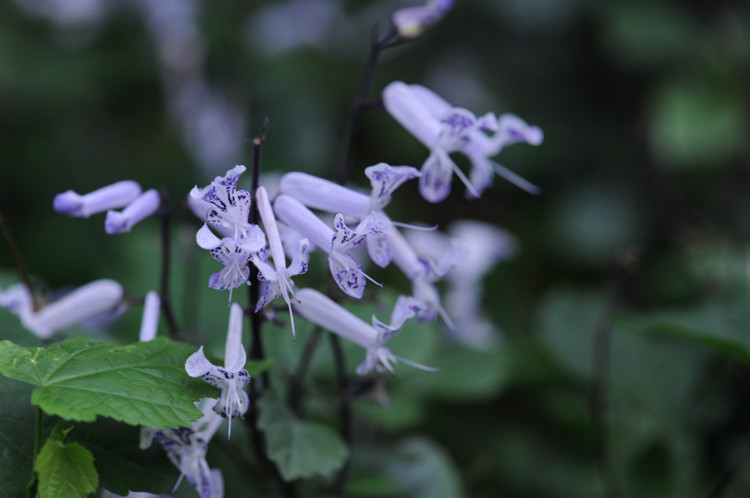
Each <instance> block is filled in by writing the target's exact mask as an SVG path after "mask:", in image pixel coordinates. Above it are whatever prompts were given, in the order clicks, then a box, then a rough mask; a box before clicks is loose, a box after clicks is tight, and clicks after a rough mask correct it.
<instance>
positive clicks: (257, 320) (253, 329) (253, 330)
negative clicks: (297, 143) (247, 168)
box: [248, 118, 271, 398]
mask: <svg viewBox="0 0 750 498" xmlns="http://www.w3.org/2000/svg"><path fill="white" fill-rule="evenodd" d="M267 128H268V118H264V119H263V123H261V125H260V132H259V133H258V136H257V137H255V138H254V139H253V169H252V178H251V192H250V198H251V202H250V213H249V215H248V216H249V219H248V221H249V222H250V223H253V224H257V223H258V204H257V202H256V199H255V192H256V191H257V190H258V183H259V178H260V159H261V152H262V148H263V143H264V142H265V141H266V129H267ZM249 296H250V303H249V311H250V334H251V339H250V340H251V343H250V359H251V360H255V361H261V360H263V358H265V352H264V351H263V341H262V340H261V328H262V325H263V324H262V320H261V315H260V313H259V312H255V307H256V304H257V303H258V299H259V297H260V284H259V283H258V269H257V268H255V266H254V265H250V292H249ZM261 379H262V385H261V386H260V389H259V386H258V385H257V382H256V381H255V379H251V381H250V394H251V397H253V398H255V397H256V396H257V395H258V394H260V392H261V391H262V390H263V389H267V388H268V387H270V385H271V381H270V378H269V375H268V372H267V371H266V372H263V373H262V374H261Z"/></svg>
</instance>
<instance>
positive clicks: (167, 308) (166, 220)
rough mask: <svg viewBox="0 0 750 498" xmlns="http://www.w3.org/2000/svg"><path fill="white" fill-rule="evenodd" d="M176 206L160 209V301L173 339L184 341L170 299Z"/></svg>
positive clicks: (163, 197) (164, 198)
mask: <svg viewBox="0 0 750 498" xmlns="http://www.w3.org/2000/svg"><path fill="white" fill-rule="evenodd" d="M161 199H162V204H163V203H164V201H165V200H166V194H165V193H164V192H161ZM175 209H176V206H169V207H162V208H161V209H159V213H158V214H159V218H160V219H161V252H162V259H161V284H160V286H159V299H160V300H161V311H162V313H164V318H165V319H166V320H167V326H168V327H169V331H170V332H171V334H172V338H173V339H175V340H178V341H183V340H184V337H183V336H182V332H181V331H180V327H179V326H178V325H177V319H176V318H175V316H174V310H173V309H172V300H171V299H170V288H169V283H170V272H171V264H172V254H171V252H172V247H171V238H170V228H171V221H172V216H173V215H174V212H175Z"/></svg>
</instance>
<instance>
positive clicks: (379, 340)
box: [294, 289, 432, 375]
mask: <svg viewBox="0 0 750 498" xmlns="http://www.w3.org/2000/svg"><path fill="white" fill-rule="evenodd" d="M422 307H423V304H422V303H421V302H420V301H418V300H416V299H414V298H410V297H406V296H400V297H399V299H398V302H397V303H396V307H395V308H394V310H393V313H392V315H391V323H390V324H389V325H386V324H384V323H383V322H381V321H380V320H378V319H377V318H375V317H374V316H373V317H372V325H369V324H367V323H366V322H364V321H363V320H361V319H359V318H358V317H356V316H355V315H353V314H352V313H350V312H349V311H347V310H345V309H344V308H342V307H341V306H340V305H339V304H337V303H335V302H334V301H333V300H331V299H330V298H328V297H326V296H324V295H323V294H321V293H320V292H318V291H316V290H313V289H300V290H298V291H297V301H296V302H295V303H294V308H295V309H296V310H297V312H298V313H299V314H300V315H302V316H303V317H305V318H307V319H308V320H310V321H311V322H313V323H315V324H317V325H320V326H321V327H323V328H324V329H326V330H329V331H331V332H333V333H334V334H337V335H339V336H341V337H343V338H344V339H347V340H349V341H352V342H354V343H355V344H359V345H360V346H362V347H363V348H365V349H366V350H367V353H366V356H365V360H364V361H363V362H362V363H361V364H360V365H359V366H358V367H357V374H358V375H367V374H368V373H370V372H372V371H373V370H378V371H383V370H388V371H390V372H393V365H392V364H393V363H396V362H397V361H398V360H400V361H402V362H404V363H406V364H408V365H412V366H416V367H418V368H423V369H427V370H432V369H430V368H429V367H424V366H423V365H419V364H417V363H414V362H411V361H409V360H405V359H404V358H400V357H397V356H395V355H394V354H393V353H392V352H391V350H390V349H389V348H387V347H385V343H386V342H388V341H389V340H391V339H392V338H393V337H395V336H396V335H397V334H398V332H399V330H401V327H402V326H403V324H404V322H406V320H408V319H409V318H411V317H413V316H414V315H415V314H417V313H419V312H420V311H421V309H422Z"/></svg>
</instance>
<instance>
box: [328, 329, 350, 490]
mask: <svg viewBox="0 0 750 498" xmlns="http://www.w3.org/2000/svg"><path fill="white" fill-rule="evenodd" d="M328 337H329V338H330V340H331V350H332V351H333V362H334V366H335V368H336V384H337V385H336V387H337V389H338V396H339V417H340V419H341V436H342V437H343V438H344V441H345V442H346V445H347V447H349V449H350V450H351V447H352V409H351V405H350V404H349V401H350V398H349V378H348V376H347V375H346V365H345V363H344V351H343V350H342V349H341V340H340V339H339V336H337V335H336V334H328ZM348 473H349V462H348V461H347V462H346V463H345V464H344V466H343V467H341V470H339V471H338V473H337V474H336V478H335V479H334V481H333V486H332V491H333V493H334V494H335V495H336V496H344V486H345V485H346V477H347V475H348Z"/></svg>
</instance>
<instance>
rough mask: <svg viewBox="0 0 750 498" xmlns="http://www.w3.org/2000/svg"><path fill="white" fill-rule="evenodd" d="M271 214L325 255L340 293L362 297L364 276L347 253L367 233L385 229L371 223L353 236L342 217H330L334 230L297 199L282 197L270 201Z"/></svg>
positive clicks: (355, 261)
mask: <svg viewBox="0 0 750 498" xmlns="http://www.w3.org/2000/svg"><path fill="white" fill-rule="evenodd" d="M274 213H275V214H276V216H277V217H278V219H279V220H280V221H281V222H283V223H284V224H286V225H288V226H290V227H291V228H293V229H294V230H296V231H297V232H299V233H300V234H302V235H303V236H304V237H306V238H307V239H308V240H309V241H310V242H312V243H313V244H315V245H316V246H318V247H320V248H321V249H323V250H324V251H325V252H327V253H328V267H329V269H330V271H331V275H332V276H333V278H334V280H335V281H336V284H337V285H338V286H339V288H340V289H341V290H342V291H344V292H345V293H346V294H348V295H350V296H352V297H356V298H357V299H359V298H361V297H362V294H363V292H364V288H365V282H366V280H365V279H366V278H368V277H367V275H365V273H364V272H363V271H362V267H361V266H360V264H359V263H358V262H357V260H355V259H354V258H353V257H352V256H351V255H350V254H349V251H351V250H352V249H354V248H355V247H358V246H360V245H361V244H362V243H363V242H364V241H365V237H366V236H367V233H369V232H372V231H380V232H382V231H385V230H386V229H387V227H386V226H384V225H382V224H377V223H373V224H372V225H370V226H369V227H367V230H363V231H362V232H360V233H355V232H353V231H352V230H350V229H349V228H348V227H347V226H346V223H344V218H343V216H342V215H341V214H337V215H336V216H335V218H334V227H335V228H336V230H335V231H334V230H333V229H331V227H329V226H328V225H326V224H325V223H324V222H323V221H321V220H320V218H318V217H317V216H315V214H314V213H313V212H312V211H310V210H309V209H307V208H306V207H305V206H304V205H303V204H302V203H300V202H299V201H298V200H296V199H294V198H293V197H291V196H288V195H283V194H282V195H279V196H278V197H277V198H276V200H275V201H274ZM378 285H379V284H378Z"/></svg>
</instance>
